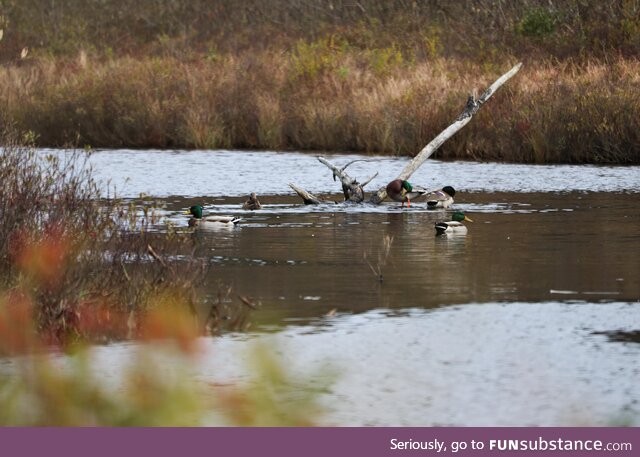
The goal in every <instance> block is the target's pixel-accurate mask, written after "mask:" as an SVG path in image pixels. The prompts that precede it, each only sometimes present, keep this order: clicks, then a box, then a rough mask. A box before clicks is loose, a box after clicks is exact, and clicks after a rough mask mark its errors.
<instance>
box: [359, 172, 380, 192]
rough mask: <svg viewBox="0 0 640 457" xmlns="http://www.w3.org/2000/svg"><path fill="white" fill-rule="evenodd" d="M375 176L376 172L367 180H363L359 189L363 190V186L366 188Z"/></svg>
mask: <svg viewBox="0 0 640 457" xmlns="http://www.w3.org/2000/svg"><path fill="white" fill-rule="evenodd" d="M376 176H378V172H377V171H376V172H375V173H374V174H373V175H371V176H369V177H368V178H367V179H365V180H364V182H363V183H362V184H360V187H362V188H363V189H364V186H366V185H367V184H369V183H370V182H371V181H373V178H375V177H376Z"/></svg>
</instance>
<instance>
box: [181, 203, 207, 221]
mask: <svg viewBox="0 0 640 457" xmlns="http://www.w3.org/2000/svg"><path fill="white" fill-rule="evenodd" d="M203 209H204V208H202V206H200V205H193V206H192V207H191V208H189V211H185V214H191V215H192V216H193V217H195V218H196V219H202V210H203Z"/></svg>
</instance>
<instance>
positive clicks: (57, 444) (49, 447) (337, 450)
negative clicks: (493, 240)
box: [0, 427, 640, 457]
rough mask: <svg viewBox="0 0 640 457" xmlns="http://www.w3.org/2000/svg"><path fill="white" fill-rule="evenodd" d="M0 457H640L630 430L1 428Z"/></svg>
mask: <svg viewBox="0 0 640 457" xmlns="http://www.w3.org/2000/svg"><path fill="white" fill-rule="evenodd" d="M0 443H1V447H0V449H1V451H0V454H1V455H7V456H26V457H30V456H39V457H41V456H65V457H76V456H78V457H80V456H82V457H86V456H91V457H102V456H104V457H124V456H142V455H144V456H153V457H164V456H167V457H169V456H171V457H176V456H191V455H198V456H208V455H211V456H215V455H222V456H229V457H233V456H251V457H256V456H260V455H268V456H279V457H287V456H305V457H321V456H322V457H325V456H354V455H357V456H360V455H362V456H372V457H376V456H399V455H456V456H485V455H494V456H495V455H505V456H509V455H522V456H527V455H537V454H544V455H545V456H554V455H572V456H582V455H590V456H597V455H610V456H615V455H621V456H636V455H640V430H639V429H637V428H494V427H490V428H0Z"/></svg>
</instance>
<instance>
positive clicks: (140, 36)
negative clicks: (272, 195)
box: [0, 0, 640, 163]
mask: <svg viewBox="0 0 640 457" xmlns="http://www.w3.org/2000/svg"><path fill="white" fill-rule="evenodd" d="M160 3H162V4H160ZM160 3H158V2H156V1H152V0H139V1H133V0H118V1H114V2H97V1H91V0H90V1H80V0H60V1H56V2H49V3H47V4H46V5H43V4H42V2H40V1H38V0H23V1H20V2H16V1H10V2H5V3H3V4H2V5H0V29H3V31H4V33H3V38H2V41H0V61H2V62H3V63H4V65H3V66H2V67H0V116H1V119H0V121H2V122H3V123H4V124H14V125H15V126H16V127H17V128H18V129H20V130H23V131H32V132H33V133H34V134H35V135H36V138H37V144H39V145H43V146H44V145H46V146H60V145H64V144H69V143H71V144H79V145H84V144H89V145H91V146H94V147H122V146H127V147H161V148H166V147H176V148H178V147H179V148H260V149H323V150H332V151H339V150H350V151H358V152H364V153H383V154H402V155H411V154H415V153H417V152H418V151H419V150H420V149H421V148H422V147H423V146H424V145H425V144H426V143H427V142H428V141H429V140H431V139H432V138H433V136H434V135H435V134H437V133H438V132H439V131H440V129H441V128H443V127H444V126H446V125H448V123H449V122H450V121H451V120H452V119H453V118H455V116H456V115H457V114H458V113H459V111H460V110H461V109H462V106H463V104H464V102H465V100H466V96H467V92H468V91H470V90H473V89H478V90H481V89H483V88H484V87H486V85H487V84H488V83H489V82H491V81H493V80H494V79H495V78H496V77H497V76H498V75H500V74H501V73H502V72H504V71H505V70H506V69H508V68H510V66H511V65H512V64H514V63H515V62H516V61H520V60H523V61H524V62H525V68H524V70H523V71H521V72H520V74H519V75H518V77H517V78H515V79H514V80H513V81H510V82H509V84H508V87H505V88H504V89H502V90H501V91H500V94H499V96H498V97H496V98H495V100H492V101H491V103H489V104H488V105H487V106H486V107H485V108H483V111H482V112H481V113H480V115H479V116H478V118H477V120H476V121H474V122H473V123H472V124H471V125H470V126H469V127H468V128H466V129H464V130H463V131H462V132H461V133H460V134H458V135H457V136H456V137H455V138H454V139H453V140H451V141H449V142H448V143H447V144H446V145H445V147H444V148H443V150H442V151H441V153H440V156H441V157H446V158H452V159H455V158H463V159H465V158H466V159H476V160H508V161H517V162H523V161H524V162H577V163H582V162H589V163H638V162H640V157H639V149H640V148H639V143H638V135H637V132H638V131H639V129H638V125H637V124H638V122H639V121H638V119H640V117H639V116H638V91H637V83H638V77H637V76H636V75H637V74H638V62H637V57H636V56H637V55H638V52H640V21H639V20H638V6H637V2H626V1H625V2H608V3H607V2H600V3H598V2H583V1H580V0H568V1H566V2H560V3H557V4H556V3H549V2H547V1H544V0H526V1H522V2H502V1H501V2H495V1H491V0H464V1H461V2H432V1H424V2H414V1H408V0H407V1H404V0H398V1H396V2H386V1H382V0H361V1H359V2H345V1H333V0H332V1H328V0H313V1H290V0H286V1H285V0H275V1H273V2H255V1H253V0H240V1H232V0H221V1H217V2H213V3H212V2H210V1H208V0H194V1H192V2H160ZM123 11H126V14H123V13H122V12H123ZM24 49H29V52H28V53H27V55H26V57H24V58H23V57H21V56H22V51H23V50H24Z"/></svg>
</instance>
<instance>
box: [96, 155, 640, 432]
mask: <svg viewBox="0 0 640 457" xmlns="http://www.w3.org/2000/svg"><path fill="white" fill-rule="evenodd" d="M354 159H367V161H366V162H358V163H354V164H353V165H352V166H351V167H350V168H349V172H350V174H351V175H352V176H355V177H358V178H360V179H364V178H366V177H368V176H370V175H371V174H373V173H374V172H376V171H377V172H379V173H380V174H379V176H378V177H377V178H376V179H375V180H374V181H373V182H372V184H370V186H368V188H369V189H370V190H375V189H377V188H378V187H380V186H383V185H384V184H386V182H388V181H389V180H390V179H393V178H394V177H395V175H397V173H398V172H399V171H400V170H401V169H402V167H403V166H404V165H405V164H406V163H407V160H408V159H405V158H389V157H384V158H383V157H359V156H355V155H332V156H331V157H330V160H332V161H334V162H335V163H337V164H344V163H346V162H348V161H350V160H354ZM91 161H92V163H93V165H94V167H95V170H96V173H97V175H98V177H100V178H102V179H104V180H106V179H110V180H111V184H112V185H115V186H116V188H117V193H118V194H119V195H120V196H123V197H129V198H135V197H136V196H138V195H139V194H140V193H145V194H147V195H151V196H154V197H157V198H159V199H160V200H161V202H162V203H163V205H164V208H163V211H162V214H163V215H165V216H166V218H167V220H169V221H171V222H172V223H173V224H175V225H178V226H180V227H185V230H186V229H187V228H186V225H187V220H186V218H185V217H184V216H182V215H181V214H180V213H181V212H182V211H184V209H186V208H188V207H189V206H190V205H192V204H197V203H200V204H203V205H205V207H206V210H207V211H208V212H211V213H213V214H233V215H237V216H241V217H242V218H243V221H242V222H241V223H240V224H238V225H237V226H235V227H233V226H232V227H224V228H221V229H218V230H211V231H196V232H194V233H193V235H192V236H194V237H195V238H196V241H197V245H198V246H199V250H198V255H199V256H201V257H202V258H204V259H206V260H207V262H209V263H210V264H211V265H212V267H211V269H210V272H209V276H208V279H207V283H206V285H205V288H206V290H205V293H206V294H207V296H208V297H209V298H210V299H211V300H213V299H214V297H215V296H216V295H217V292H218V288H219V286H220V284H221V283H222V284H228V285H232V286H233V288H234V290H235V291H236V292H237V293H240V294H242V295H246V296H250V297H252V299H253V300H254V301H255V302H257V303H260V308H259V309H258V310H257V311H255V312H254V313H253V315H252V317H251V320H252V327H251V330H252V331H253V332H254V333H251V334H245V335H242V336H238V335H225V336H223V337H219V338H216V339H207V340H203V344H204V345H205V347H207V348H208V349H207V351H210V352H211V354H214V355H212V356H211V357H208V358H206V360H205V361H204V362H202V363H201V364H200V365H199V368H198V369H195V370H194V373H193V376H194V379H197V380H202V381H204V382H220V383H224V382H233V381H241V382H255V381H251V376H250V374H249V373H247V372H246V371H247V370H246V363H245V362H244V359H245V358H246V357H244V356H242V354H244V353H245V352H246V351H245V348H246V347H247V346H250V345H251V343H252V342H254V343H257V344H262V342H264V341H265V340H268V341H269V342H270V343H271V344H273V345H274V348H275V349H274V350H275V351H277V352H278V353H279V354H280V355H281V357H282V358H283V359H284V360H285V361H286V364H287V366H288V367H289V368H290V369H291V370H292V372H293V376H294V377H296V378H300V379H308V378H309V377H310V376H312V375H313V374H314V373H318V372H320V373H322V372H324V371H325V367H326V366H327V365H328V366H330V367H331V369H328V370H326V371H327V372H331V373H333V374H332V375H331V376H333V377H334V380H333V383H332V386H331V387H330V388H329V389H328V391H327V392H326V393H323V395H322V398H321V400H322V403H323V405H325V407H326V414H325V416H324V418H323V420H322V423H325V424H335V425H582V424H587V425H609V424H613V423H620V422H622V423H632V424H635V425H640V383H638V382H637V379H638V375H639V374H640V344H639V342H638V339H637V336H636V337H634V335H637V332H638V331H639V330H640V281H638V278H640V260H639V259H638V253H639V252H640V249H639V248H640V204H639V199H640V167H596V166H530V165H508V164H494V163H465V162H440V161H427V162H426V163H425V164H424V165H423V166H422V167H421V169H420V170H419V171H418V172H417V173H416V174H414V176H413V177H412V179H411V181H412V182H414V183H416V184H420V185H423V186H425V187H428V188H438V187H442V186H443V185H452V186H454V187H455V188H456V189H457V191H458V193H457V194H456V202H455V204H454V208H455V209H459V210H462V211H464V212H465V213H467V215H468V216H470V217H471V218H472V219H473V220H474V222H473V223H468V224H467V226H468V227H469V233H468V234H467V235H466V236H462V237H436V236H435V231H434V228H433V225H434V222H436V221H438V220H442V219H446V218H447V217H448V216H449V215H450V211H449V212H447V211H444V210H440V211H429V210H427V209H426V204H425V203H424V202H421V201H420V200H417V201H415V202H414V203H413V204H412V207H411V208H410V209H408V208H400V206H399V205H398V204H396V203H391V202H386V203H383V204H382V205H379V206H371V205H345V204H341V205H325V206H304V205H302V204H301V200H300V199H299V198H298V197H297V196H295V194H294V193H293V192H292V191H291V190H290V189H289V187H288V183H289V182H293V183H295V184H297V185H299V186H302V187H304V188H306V189H307V190H309V191H311V192H313V193H317V194H322V195H325V196H328V197H331V198H333V199H334V200H339V198H340V195H339V194H338V193H337V192H338V190H339V184H338V183H335V182H334V181H333V180H332V179H331V173H330V171H329V170H328V169H326V168H325V167H324V166H323V165H321V164H320V163H319V162H318V161H317V160H316V159H315V157H314V156H313V155H308V154H299V153H275V152H237V151H188V152H187V151H175V152H171V151H99V152H96V153H95V154H94V155H93V156H92V158H91ZM250 192H256V193H257V194H258V196H259V198H260V200H261V202H262V203H263V205H264V209H263V210H261V211H256V212H250V211H243V210H241V209H240V208H241V204H242V202H243V201H244V200H245V198H246V195H248V194H249V193H250ZM158 230H163V228H162V226H159V227H158ZM385 240H390V243H391V249H390V252H389V255H388V256H387V257H384V256H382V257H380V256H379V254H380V253H381V252H382V249H383V244H384V242H385ZM372 268H373V270H379V272H380V273H381V275H382V281H379V278H378V274H377V272H376V273H375V274H374V272H373V271H372ZM328 313H329V315H330V316H331V317H326V315H327V314H328ZM616 335H617V336H618V338H616ZM620 336H622V337H620ZM625 336H628V338H625ZM134 346H135V345H131V344H124V345H122V344H120V345H111V346H107V347H102V348H99V349H97V352H98V353H99V357H102V358H104V360H105V363H104V369H105V370H107V371H109V370H111V371H113V370H116V371H117V370H118V367H120V366H122V365H121V363H120V362H118V361H119V360H122V359H126V357H127V353H128V352H129V349H130V348H131V347H134Z"/></svg>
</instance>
